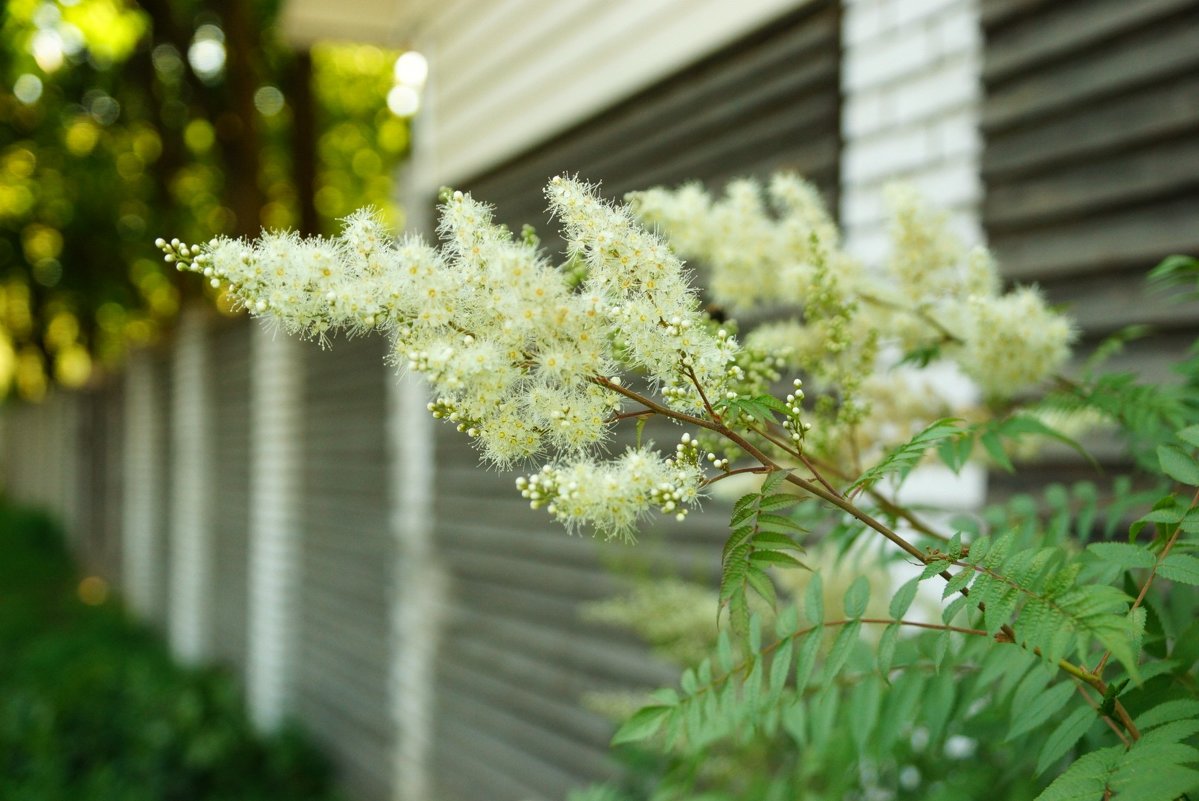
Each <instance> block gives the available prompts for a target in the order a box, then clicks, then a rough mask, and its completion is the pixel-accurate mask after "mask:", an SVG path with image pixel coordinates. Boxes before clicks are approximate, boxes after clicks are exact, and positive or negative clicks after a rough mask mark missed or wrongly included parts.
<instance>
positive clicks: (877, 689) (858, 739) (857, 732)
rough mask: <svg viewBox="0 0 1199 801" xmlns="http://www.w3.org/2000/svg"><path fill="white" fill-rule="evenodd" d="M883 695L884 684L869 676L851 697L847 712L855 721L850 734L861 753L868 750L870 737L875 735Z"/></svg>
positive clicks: (859, 684) (860, 683) (855, 689)
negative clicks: (867, 744) (867, 745)
mask: <svg viewBox="0 0 1199 801" xmlns="http://www.w3.org/2000/svg"><path fill="white" fill-rule="evenodd" d="M882 695H883V686H882V682H881V681H880V680H879V679H878V677H876V676H867V677H865V678H864V679H862V681H861V682H859V683H858V685H857V686H856V687H854V689H853V692H852V693H851V694H850V696H849V709H847V710H846V711H847V713H848V718H849V719H850V720H852V721H853V726H852V728H851V729H850V732H851V733H852V735H853V740H854V744H855V745H856V746H857V748H858V751H859V752H860V751H863V750H864V749H865V748H866V743H867V742H868V741H869V740H870V735H871V734H873V733H874V727H875V724H877V723H878V713H879V707H880V706H881V702H882Z"/></svg>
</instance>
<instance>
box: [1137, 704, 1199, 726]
mask: <svg viewBox="0 0 1199 801" xmlns="http://www.w3.org/2000/svg"><path fill="white" fill-rule="evenodd" d="M1187 718H1199V701H1196V700H1194V699H1192V698H1182V699H1179V700H1176V701H1166V702H1165V703H1164V704H1158V705H1157V706H1155V707H1153V708H1152V709H1150V710H1148V711H1146V712H1142V713H1141V714H1140V715H1138V716H1137V719H1136V724H1137V728H1139V729H1140V730H1141V731H1148V730H1149V729H1152V728H1153V727H1154V726H1161V725H1162V724H1165V723H1173V722H1174V721H1176V720H1186V719H1187Z"/></svg>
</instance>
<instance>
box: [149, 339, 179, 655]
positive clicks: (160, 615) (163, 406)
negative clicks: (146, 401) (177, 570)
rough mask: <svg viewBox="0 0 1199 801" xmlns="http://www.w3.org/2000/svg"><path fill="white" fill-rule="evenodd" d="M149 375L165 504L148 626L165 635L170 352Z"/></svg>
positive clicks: (162, 353)
mask: <svg viewBox="0 0 1199 801" xmlns="http://www.w3.org/2000/svg"><path fill="white" fill-rule="evenodd" d="M150 371H151V374H152V376H153V381H154V402H155V405H156V406H157V407H158V421H159V427H158V430H157V431H155V432H154V433H153V436H154V437H155V438H156V439H157V441H158V442H157V446H158V456H157V460H158V467H159V469H160V470H161V473H160V475H159V479H158V487H159V490H160V492H161V498H162V502H161V503H160V505H159V509H158V528H157V530H156V531H155V532H154V536H155V537H157V538H158V549H157V550H158V553H157V557H158V565H157V567H156V569H155V571H154V589H153V591H152V593H151V597H152V598H154V599H155V601H154V608H153V610H152V612H151V613H150V619H149V622H150V623H151V624H152V625H153V626H155V627H157V628H158V629H160V630H161V631H163V632H166V631H167V627H168V625H169V621H170V598H171V535H170V532H171V504H173V503H174V502H175V499H174V497H173V495H174V493H173V492H172V489H171V487H172V484H171V459H172V458H173V452H174V447H173V446H172V444H171V439H172V436H171V427H172V418H173V416H174V415H173V414H172V403H171V393H172V391H173V386H174V381H173V380H172V362H171V354H170V352H169V351H166V350H163V351H160V352H158V353H155V354H154V355H153V356H151V361H150Z"/></svg>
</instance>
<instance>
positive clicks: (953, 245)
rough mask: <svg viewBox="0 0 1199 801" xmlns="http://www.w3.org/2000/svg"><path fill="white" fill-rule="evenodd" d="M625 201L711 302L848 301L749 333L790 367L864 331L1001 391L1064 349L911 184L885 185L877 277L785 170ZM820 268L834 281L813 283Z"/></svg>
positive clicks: (842, 351) (1038, 376)
mask: <svg viewBox="0 0 1199 801" xmlns="http://www.w3.org/2000/svg"><path fill="white" fill-rule="evenodd" d="M628 200H629V203H630V206H631V208H632V209H633V211H634V212H635V213H636V214H637V215H638V216H639V217H640V218H641V219H642V220H643V221H645V222H648V223H652V224H655V225H657V226H659V227H660V229H661V230H662V231H663V233H664V234H665V235H666V236H667V237H668V238H669V239H670V241H671V243H672V244H673V245H674V246H675V248H676V249H677V250H678V251H679V252H680V253H682V254H684V255H686V256H687V257H688V258H692V259H696V260H698V261H702V262H704V263H705V264H706V265H708V267H709V268H710V269H711V271H712V281H711V284H712V296H713V299H714V300H715V301H716V302H718V303H721V304H723V305H726V306H728V307H729V308H730V309H732V310H734V311H752V310H757V309H760V308H762V307H769V306H774V305H777V304H779V303H788V304H794V305H796V306H799V307H803V308H805V316H807V307H808V306H810V305H811V304H812V302H813V298H814V293H818V292H820V291H828V290H829V289H830V288H831V289H833V290H835V291H836V292H838V293H842V292H843V293H844V300H845V301H846V302H850V303H851V304H853V305H855V306H856V307H857V308H856V309H853V310H852V313H851V314H838V315H834V316H832V317H829V316H828V315H824V318H825V319H823V320H822V321H821V324H818V325H812V324H811V322H812V321H811V320H805V321H804V322H800V321H798V320H796V321H793V322H782V323H774V324H771V327H770V328H769V330H767V331H764V332H762V333H761V334H757V335H753V336H751V338H750V341H751V342H752V343H753V344H754V346H756V347H763V346H764V345H766V344H767V343H770V344H771V345H776V346H777V345H782V344H785V343H786V344H789V345H790V347H791V350H792V353H793V355H794V357H795V359H796V361H797V362H798V365H796V366H799V367H804V368H807V369H811V366H812V365H815V364H820V363H821V360H823V359H827V358H830V357H831V358H833V359H842V360H844V359H846V358H850V357H853V358H856V357H858V356H860V354H857V353H854V352H853V349H852V348H851V349H850V350H849V351H846V343H849V342H861V341H865V340H866V338H867V337H870V336H874V337H876V338H877V339H878V340H879V341H880V343H881V344H887V343H895V344H897V345H898V346H899V348H900V350H901V351H902V352H913V351H920V350H924V349H930V348H933V347H936V348H939V350H940V352H941V354H942V355H944V356H945V357H948V358H951V359H953V360H954V361H956V362H957V363H958V364H959V365H960V366H961V368H962V369H963V371H964V372H966V373H967V374H968V375H970V376H971V377H973V378H974V379H975V380H976V381H977V382H978V383H979V385H980V387H981V388H982V390H983V392H984V393H985V394H986V395H987V396H988V397H995V398H1007V397H1011V396H1012V395H1015V394H1017V393H1019V392H1021V391H1023V390H1025V389H1027V388H1028V387H1029V386H1031V385H1033V384H1035V383H1037V382H1038V381H1041V380H1042V379H1044V378H1045V377H1046V376H1048V375H1050V374H1051V373H1053V372H1054V371H1055V370H1057V369H1058V368H1060V367H1061V365H1062V364H1063V362H1064V361H1065V359H1066V358H1067V356H1068V354H1069V344H1070V342H1071V340H1072V338H1073V331H1072V329H1071V327H1070V325H1069V323H1068V322H1067V320H1066V319H1065V318H1064V317H1062V316H1061V315H1059V314H1057V313H1056V312H1054V311H1052V310H1051V309H1049V307H1048V306H1047V305H1046V304H1045V302H1044V301H1043V299H1042V298H1041V297H1040V295H1039V294H1037V292H1036V291H1035V290H1032V289H1017V290H1016V291H1014V292H1011V293H1006V294H1005V293H1004V292H1003V291H1002V289H1001V281H1000V278H999V275H998V272H997V270H996V268H995V264H994V262H993V260H992V259H991V257H990V254H988V253H987V252H986V251H985V250H983V249H981V248H976V249H974V250H971V251H967V250H966V249H965V248H963V247H962V245H961V244H960V242H958V240H957V239H956V238H955V237H953V236H952V235H951V234H950V233H949V231H948V228H947V226H946V224H945V220H944V217H943V216H942V215H936V214H932V213H930V212H928V211H927V210H926V209H925V207H924V205H923V204H922V203H921V202H920V199H919V198H918V196H917V195H916V194H915V193H914V192H913V191H911V190H910V189H906V188H893V189H891V190H889V192H888V202H889V204H890V207H891V211H892V218H893V222H892V226H891V237H892V249H891V257H890V259H889V261H888V262H887V264H886V265H885V270H884V271H883V272H881V273H880V272H878V271H875V272H866V271H864V270H862V268H861V267H860V266H859V265H857V264H856V263H855V262H854V260H853V259H852V258H850V257H849V256H848V255H846V254H845V253H844V252H843V251H842V250H841V248H840V243H839V237H838V233H837V228H836V226H835V224H834V223H833V222H832V219H831V218H830V217H829V215H828V213H827V212H826V211H825V209H824V207H823V206H822V205H821V203H820V200H819V197H818V196H817V195H816V192H815V190H814V189H813V188H812V187H811V186H810V185H809V184H806V183H804V182H803V181H801V180H799V179H797V178H795V177H792V176H786V175H780V176H776V177H775V178H774V179H773V180H772V181H771V182H770V185H769V187H768V188H766V189H765V190H763V188H762V187H761V186H760V185H759V184H757V183H755V182H752V181H737V182H734V183H732V184H730V185H729V186H728V188H727V189H726V190H725V194H724V196H723V197H722V198H720V199H713V198H712V197H710V196H709V195H708V194H707V193H706V192H705V191H704V190H703V189H702V188H701V187H699V186H697V185H686V186H683V187H681V188H679V189H677V190H666V189H654V190H650V191H647V192H635V193H632V194H630V195H629V196H628ZM824 266H827V268H828V269H829V270H830V271H831V273H832V276H833V277H834V278H835V284H834V285H829V284H828V282H827V281H825V282H823V283H822V282H821V280H820V271H821V269H822V268H823V267H824ZM830 321H831V322H835V323H836V325H837V326H839V328H840V330H836V331H835V330H834V329H833V328H832V327H831V326H830V325H829V322H830ZM872 332H873V333H872ZM832 334H837V335H836V336H832ZM834 340H835V341H834ZM996 365H998V366H999V369H995V366H996ZM827 372H830V373H831V374H835V373H836V372H837V371H835V370H829V371H827ZM841 372H842V373H845V372H847V371H841ZM848 372H857V371H855V370H850V371H848ZM833 389H837V388H835V387H834V388H833Z"/></svg>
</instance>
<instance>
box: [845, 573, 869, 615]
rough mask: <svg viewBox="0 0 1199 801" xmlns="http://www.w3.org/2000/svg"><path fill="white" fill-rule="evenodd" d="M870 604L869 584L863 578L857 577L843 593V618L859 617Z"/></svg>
mask: <svg viewBox="0 0 1199 801" xmlns="http://www.w3.org/2000/svg"><path fill="white" fill-rule="evenodd" d="M868 603H870V582H869V581H868V580H867V579H866V577H865V576H858V577H857V578H855V579H854V580H853V583H852V584H850V585H849V590H848V591H847V592H846V593H845V616H846V617H861V616H862V615H863V614H865V612H866V605H867V604H868Z"/></svg>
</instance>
